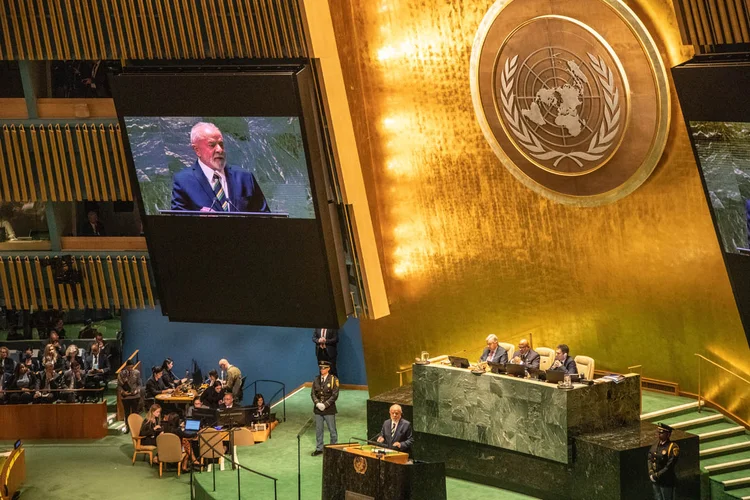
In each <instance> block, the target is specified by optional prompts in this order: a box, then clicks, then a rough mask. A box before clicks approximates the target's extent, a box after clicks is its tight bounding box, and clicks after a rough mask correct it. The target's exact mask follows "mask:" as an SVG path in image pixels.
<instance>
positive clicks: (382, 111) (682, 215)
mask: <svg viewBox="0 0 750 500" xmlns="http://www.w3.org/2000/svg"><path fill="white" fill-rule="evenodd" d="M515 1H518V2H523V0H515ZM582 1H592V0H582ZM329 3H330V7H331V13H332V17H333V22H334V29H335V31H336V40H337V44H338V50H339V54H340V57H341V60H342V65H343V71H344V78H345V80H346V83H347V92H348V95H347V97H348V99H349V105H350V108H351V111H352V116H353V117H354V126H355V133H356V135H357V141H358V142H357V145H358V148H359V152H360V156H361V159H362V165H363V169H364V170H365V180H366V183H367V187H368V195H369V202H370V205H371V209H372V212H373V213H374V214H375V215H374V221H375V224H376V231H377V237H378V245H379V250H380V252H381V258H382V262H383V263H384V264H383V265H384V273H385V277H386V278H385V279H386V287H387V293H388V297H389V301H390V307H391V315H390V316H388V317H386V318H383V319H379V320H375V321H367V320H365V321H363V322H362V334H363V342H364V348H365V361H366V364H367V376H368V383H369V386H370V392H371V394H377V393H380V392H382V391H383V390H386V389H389V388H391V387H394V386H396V385H398V376H397V375H396V371H397V369H398V367H399V366H400V365H405V364H409V363H410V361H412V360H413V358H414V356H415V355H417V354H418V353H419V352H420V351H421V350H427V351H429V352H430V353H431V354H440V353H453V352H457V351H460V350H463V349H469V351H468V356H469V357H470V358H474V357H478V355H479V352H480V349H481V347H482V346H483V343H484V337H485V336H486V335H487V334H489V333H496V334H497V335H498V336H499V337H500V338H501V340H502V339H507V340H509V341H513V342H517V340H518V339H519V338H520V337H521V336H522V335H523V334H524V332H528V331H531V332H533V341H534V344H535V345H537V346H540V345H546V346H550V347H554V346H555V345H556V344H557V343H560V342H565V343H568V344H569V345H570V346H571V350H572V353H573V354H587V355H590V356H593V357H594V358H595V359H596V362H597V366H598V367H599V368H604V369H611V370H618V371H624V370H625V369H626V368H627V367H628V366H630V365H636V364H642V365H643V374H644V375H645V376H647V377H654V378H659V379H664V380H671V381H676V382H679V383H680V384H681V387H682V388H683V389H684V390H688V391H691V392H695V391H696V390H697V377H696V368H697V361H696V359H695V357H694V356H693V353H696V352H700V353H703V354H705V355H707V356H709V357H711V358H712V359H716V360H719V361H721V362H723V363H726V364H728V365H730V366H732V367H734V368H735V369H737V370H739V371H742V372H744V373H748V372H750V361H748V358H749V357H748V354H749V352H748V351H749V349H748V345H747V341H746V339H745V334H744V332H743V330H742V327H741V325H740V322H739V317H738V314H737V311H736V307H735V305H734V300H733V296H732V292H731V289H730V286H729V282H728V279H727V276H726V272H725V270H724V265H723V263H722V259H721V255H720V253H719V246H718V243H717V239H716V237H715V235H714V231H713V227H712V224H711V219H710V216H709V212H708V209H707V206H706V201H705V198H704V195H703V192H702V189H701V185H700V179H699V176H698V171H697V169H696V165H695V161H694V159H693V155H692V151H691V148H690V143H689V141H688V137H687V133H686V130H685V126H684V121H683V119H682V116H681V114H680V109H679V105H678V102H677V97H676V94H675V93H674V91H673V93H672V99H673V104H674V105H673V116H672V129H671V131H670V138H669V142H668V145H667V152H666V153H665V155H664V157H663V159H662V161H661V162H660V164H659V165H658V167H657V168H656V170H655V172H654V173H653V175H652V176H651V178H650V179H649V180H648V181H647V182H646V183H645V184H644V185H643V186H642V187H640V188H639V189H638V190H636V191H635V192H634V193H633V194H632V195H630V196H628V197H626V198H625V199H623V200H620V201H618V202H616V203H614V204H611V205H607V206H603V207H598V208H576V207H571V206H563V205H559V204H556V203H553V202H551V201H548V200H546V199H544V198H542V197H540V196H538V195H536V194H534V193H532V192H531V191H529V190H528V189H526V188H524V187H523V186H522V185H521V184H520V183H519V182H517V181H516V180H515V179H514V178H513V177H512V176H511V175H510V173H509V172H507V171H506V170H505V169H504V168H503V167H502V165H501V164H500V161H499V160H498V159H497V158H496V157H495V155H494V154H493V153H492V151H491V149H490V147H489V145H488V144H487V142H486V141H485V139H484V137H483V136H482V133H481V131H480V129H479V126H478V124H477V121H476V119H475V117H474V110H473V107H472V102H471V95H470V90H469V59H470V54H471V46H472V42H473V39H474V36H475V32H476V29H477V27H478V25H479V23H480V21H481V19H482V17H483V15H484V14H485V12H486V11H487V9H488V8H489V6H490V5H491V4H492V2H491V0H454V1H452V2H447V1H445V0H376V1H372V0H330V2H329ZM629 5H630V6H631V8H633V9H634V10H635V11H636V13H637V14H638V15H639V17H640V18H641V19H642V20H643V21H644V23H645V24H646V25H647V27H648V28H649V30H650V31H651V33H652V34H653V36H654V38H655V39H656V40H657V43H658V44H659V45H660V47H661V49H662V57H663V58H664V61H665V64H666V65H667V66H668V67H671V66H674V65H676V64H678V63H680V62H683V61H685V60H687V59H689V58H690V57H691V56H692V52H691V50H692V49H690V48H688V47H684V46H682V45H681V44H680V43H681V42H680V37H679V31H678V28H677V25H676V21H675V16H674V10H673V9H672V6H671V3H670V2H669V1H668V0H658V1H654V0H641V1H640V2H629Z"/></svg>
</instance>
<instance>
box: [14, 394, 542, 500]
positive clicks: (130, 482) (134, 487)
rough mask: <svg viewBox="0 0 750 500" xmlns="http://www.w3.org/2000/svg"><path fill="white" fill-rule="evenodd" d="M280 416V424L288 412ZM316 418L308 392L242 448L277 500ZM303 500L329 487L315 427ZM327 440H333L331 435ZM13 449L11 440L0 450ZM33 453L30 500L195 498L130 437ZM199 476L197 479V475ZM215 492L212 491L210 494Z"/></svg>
mask: <svg viewBox="0 0 750 500" xmlns="http://www.w3.org/2000/svg"><path fill="white" fill-rule="evenodd" d="M367 398H368V394H367V391H341V395H340V397H339V401H338V404H337V406H338V408H339V414H338V417H337V427H338V431H339V440H340V441H346V440H348V439H349V438H350V437H352V436H353V437H360V438H364V437H365V434H366V432H365V430H366V418H365V415H366V403H365V402H366V401H367ZM274 411H275V412H276V413H277V415H278V416H279V418H280V417H281V408H280V407H276V408H274ZM311 416H312V402H311V400H310V390H309V389H303V390H302V391H301V392H299V393H297V394H295V395H294V396H292V397H291V398H289V399H288V400H287V421H286V422H284V423H281V424H280V425H279V426H278V427H277V428H276V429H275V430H274V433H273V438H272V439H270V440H269V441H267V442H265V443H261V444H258V445H255V446H250V447H244V448H240V450H239V459H240V463H242V464H243V465H245V466H247V467H250V468H252V469H255V470H257V471H258V472H262V473H264V474H267V475H270V476H274V477H276V478H278V480H279V481H278V493H279V495H278V498H280V499H284V500H292V499H296V498H297V438H296V436H297V432H298V431H299V430H300V428H301V427H302V426H303V425H304V423H305V422H306V421H307V419H309V418H310V417H311ZM300 442H301V445H302V498H303V499H305V500H313V499H315V500H318V499H320V495H321V488H322V483H321V481H322V463H323V461H322V457H321V456H318V457H311V456H310V453H311V452H312V451H313V450H314V449H315V428H314V426H311V427H310V428H309V429H308V431H307V432H306V433H305V434H304V435H303V436H302V438H301V441H300ZM326 442H328V434H327V431H326ZM9 445H12V443H11V442H3V443H0V446H4V447H5V446H9ZM24 446H25V447H26V466H27V475H26V482H25V483H24V486H23V490H22V497H21V498H22V499H24V500H58V499H60V500H62V499H66V500H67V499H71V498H73V499H75V500H101V499H103V498H104V499H107V500H138V499H146V498H158V499H159V500H172V499H181V500H184V499H187V498H189V481H190V476H189V475H183V476H182V477H180V478H179V479H177V474H176V472H175V471H174V468H173V467H172V468H170V469H169V471H168V472H165V474H164V477H163V478H161V479H160V478H159V470H158V468H157V467H153V468H152V467H149V465H148V462H144V461H143V458H142V456H139V458H138V461H136V463H135V465H134V466H132V465H131V462H130V460H131V457H132V450H133V448H132V445H131V440H130V436H129V435H112V436H108V437H106V438H104V439H101V440H98V441H65V442H59V441H48V442H43V441H36V442H26V443H24ZM242 474H243V476H242V492H243V494H242V498H253V499H270V498H273V493H272V492H273V485H272V482H271V481H268V480H261V479H259V478H258V477H257V476H255V477H253V476H252V475H251V474H250V473H248V472H243V473H242ZM197 475H198V474H196V477H197ZM202 476H203V477H202V478H201V482H204V481H205V483H206V484H208V485H211V475H210V474H209V473H208V472H203V473H202ZM216 477H217V485H218V486H220V488H219V491H220V492H221V494H220V495H217V496H216V498H222V499H224V498H228V499H232V498H237V497H236V492H237V476H236V474H235V473H232V472H231V471H223V472H217V474H216ZM446 482H447V491H448V498H449V499H451V500H506V499H508V500H514V499H528V498H532V497H528V496H525V495H520V494H518V493H513V492H508V491H503V490H500V489H498V488H493V487H489V486H483V485H478V484H474V483H470V482H466V481H459V480H455V479H450V478H448V479H447V481H446ZM209 489H210V488H209Z"/></svg>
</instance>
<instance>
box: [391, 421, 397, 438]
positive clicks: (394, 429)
mask: <svg viewBox="0 0 750 500" xmlns="http://www.w3.org/2000/svg"><path fill="white" fill-rule="evenodd" d="M395 434H396V422H394V421H393V420H391V438H392V437H393V436H394V435H395Z"/></svg>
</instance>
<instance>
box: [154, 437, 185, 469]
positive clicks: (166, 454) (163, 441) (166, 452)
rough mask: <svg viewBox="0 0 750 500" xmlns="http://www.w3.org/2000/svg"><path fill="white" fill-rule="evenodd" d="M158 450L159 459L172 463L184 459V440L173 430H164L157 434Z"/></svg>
mask: <svg viewBox="0 0 750 500" xmlns="http://www.w3.org/2000/svg"><path fill="white" fill-rule="evenodd" d="M156 452H157V453H158V454H159V460H160V461H162V462H164V463H167V464H171V463H175V462H180V461H182V441H181V440H180V438H179V436H177V435H176V434H172V433H171V432H162V433H161V434H159V435H158V436H156Z"/></svg>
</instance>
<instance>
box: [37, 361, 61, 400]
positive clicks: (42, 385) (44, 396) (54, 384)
mask: <svg viewBox="0 0 750 500" xmlns="http://www.w3.org/2000/svg"><path fill="white" fill-rule="evenodd" d="M61 378H62V375H60V374H59V373H58V372H56V371H55V367H54V365H53V364H52V363H46V364H45V365H44V371H43V372H42V373H41V374H40V375H39V376H38V377H37V379H36V382H35V389H36V392H34V403H53V402H54V401H56V400H57V399H58V398H59V397H60V393H59V391H58V389H60V387H61V386H62V380H61Z"/></svg>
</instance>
